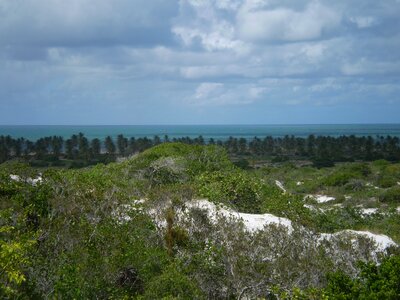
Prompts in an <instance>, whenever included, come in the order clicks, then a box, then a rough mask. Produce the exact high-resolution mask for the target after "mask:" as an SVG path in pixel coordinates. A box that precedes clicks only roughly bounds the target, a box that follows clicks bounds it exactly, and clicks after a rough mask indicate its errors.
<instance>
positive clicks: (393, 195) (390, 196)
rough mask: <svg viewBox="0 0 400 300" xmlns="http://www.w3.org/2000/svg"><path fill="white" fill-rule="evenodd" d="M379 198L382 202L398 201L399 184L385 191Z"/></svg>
mask: <svg viewBox="0 0 400 300" xmlns="http://www.w3.org/2000/svg"><path fill="white" fill-rule="evenodd" d="M379 199H380V200H381V201H382V202H395V203H399V202H400V186H395V187H392V188H390V189H388V190H387V191H385V192H384V193H383V194H382V195H381V196H380V197H379Z"/></svg>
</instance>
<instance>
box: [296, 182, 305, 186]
mask: <svg viewBox="0 0 400 300" xmlns="http://www.w3.org/2000/svg"><path fill="white" fill-rule="evenodd" d="M303 184H304V182H303V181H297V182H296V185H297V186H299V185H303Z"/></svg>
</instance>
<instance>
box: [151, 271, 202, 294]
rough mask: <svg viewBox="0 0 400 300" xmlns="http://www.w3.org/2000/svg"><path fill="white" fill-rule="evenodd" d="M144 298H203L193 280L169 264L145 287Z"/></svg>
mask: <svg viewBox="0 0 400 300" xmlns="http://www.w3.org/2000/svg"><path fill="white" fill-rule="evenodd" d="M145 290H146V291H145V294H144V298H145V299H151V300H153V299H188V300H189V299H202V298H205V297H204V296H203V295H202V293H201V291H200V290H199V289H198V287H197V286H196V284H195V282H194V281H193V280H192V279H190V278H188V277H187V276H186V275H185V274H183V273H182V272H180V271H179V270H178V269H177V268H176V266H174V265H170V266H169V267H168V268H167V269H166V270H164V272H163V273H162V274H161V275H160V276H157V277H155V278H154V279H153V280H152V281H150V282H149V283H148V285H147V286H146V288H145Z"/></svg>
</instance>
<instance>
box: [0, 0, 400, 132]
mask: <svg viewBox="0 0 400 300" xmlns="http://www.w3.org/2000/svg"><path fill="white" fill-rule="evenodd" d="M399 122H400V0H380V1H376V0H351V1H348V0H337V1H328V0H311V1H308V0H307V1H304V0H292V1H288V0H180V1H174V0H168V1H166V0H96V1H93V0H68V1H65V0H0V124H3V125H7V124H8V125H11V124H13V125H19V124H21V125H22V124H25V125H29V124H32V125H36V124H42V125H47V124H49V125H50V124H51V125H56V124H62V125H64V124H99V125H100V124H103V125H105V124H110V125H112V124H122V125H124V124H132V125H134V124H325V123H333V124H335V123H342V124H343V123H345V124H348V123H399Z"/></svg>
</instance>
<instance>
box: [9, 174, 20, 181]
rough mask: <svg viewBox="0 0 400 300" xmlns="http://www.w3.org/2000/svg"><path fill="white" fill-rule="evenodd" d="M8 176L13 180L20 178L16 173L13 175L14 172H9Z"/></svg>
mask: <svg viewBox="0 0 400 300" xmlns="http://www.w3.org/2000/svg"><path fill="white" fill-rule="evenodd" d="M10 178H11V180H14V181H20V180H21V178H20V177H19V176H18V175H14V174H11V175H10Z"/></svg>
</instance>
